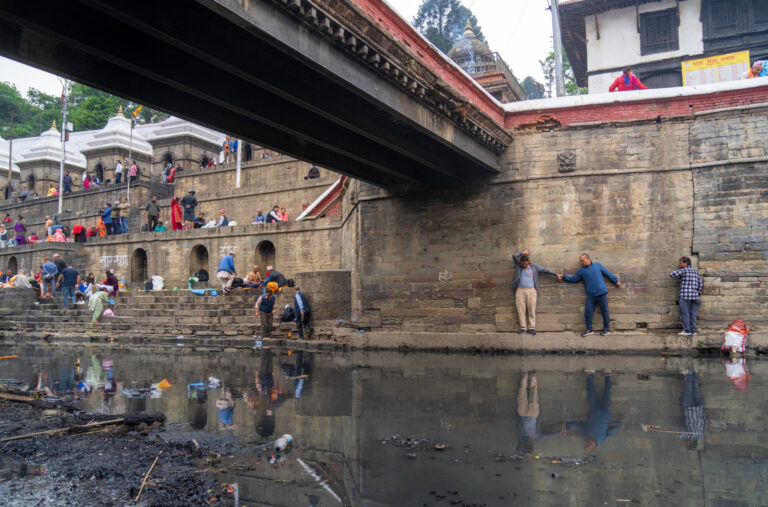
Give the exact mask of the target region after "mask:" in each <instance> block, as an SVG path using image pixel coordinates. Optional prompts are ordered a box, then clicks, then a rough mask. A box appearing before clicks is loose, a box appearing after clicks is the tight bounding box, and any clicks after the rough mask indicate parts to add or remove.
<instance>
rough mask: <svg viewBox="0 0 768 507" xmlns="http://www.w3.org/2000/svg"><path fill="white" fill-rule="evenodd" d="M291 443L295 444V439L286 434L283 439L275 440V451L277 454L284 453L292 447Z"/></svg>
mask: <svg viewBox="0 0 768 507" xmlns="http://www.w3.org/2000/svg"><path fill="white" fill-rule="evenodd" d="M291 443H293V437H292V436H291V435H289V434H288V433H286V434H285V435H283V436H282V437H280V438H278V439H277V440H275V450H276V451H277V452H281V451H284V450H285V449H287V448H288V447H290V445H291Z"/></svg>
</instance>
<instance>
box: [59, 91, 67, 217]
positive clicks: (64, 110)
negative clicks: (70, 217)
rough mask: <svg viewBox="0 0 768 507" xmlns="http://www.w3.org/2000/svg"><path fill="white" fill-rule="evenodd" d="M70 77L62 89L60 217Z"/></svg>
mask: <svg viewBox="0 0 768 507" xmlns="http://www.w3.org/2000/svg"><path fill="white" fill-rule="evenodd" d="M69 83H70V81H69V80H68V79H65V80H64V86H63V89H62V91H61V165H60V166H59V212H58V214H59V218H61V210H62V208H63V204H64V188H63V187H64V164H65V163H66V160H67V144H66V143H67V94H68V92H69Z"/></svg>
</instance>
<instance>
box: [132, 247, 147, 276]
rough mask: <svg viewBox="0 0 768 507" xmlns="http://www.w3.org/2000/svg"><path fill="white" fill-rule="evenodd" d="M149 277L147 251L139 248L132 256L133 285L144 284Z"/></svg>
mask: <svg viewBox="0 0 768 507" xmlns="http://www.w3.org/2000/svg"><path fill="white" fill-rule="evenodd" d="M148 275H149V273H148V271H147V251H146V250H144V249H143V248H137V249H136V250H134V251H133V255H132V256H131V283H132V284H133V285H139V284H143V283H144V282H145V281H147V279H148V278H149V277H148Z"/></svg>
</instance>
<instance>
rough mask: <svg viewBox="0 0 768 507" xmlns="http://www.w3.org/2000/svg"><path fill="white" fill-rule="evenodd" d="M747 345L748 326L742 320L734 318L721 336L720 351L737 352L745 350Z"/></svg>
mask: <svg viewBox="0 0 768 507" xmlns="http://www.w3.org/2000/svg"><path fill="white" fill-rule="evenodd" d="M748 345H749V328H748V327H747V324H746V323H745V322H744V321H743V320H734V321H733V322H731V325H730V327H729V328H728V330H727V331H726V332H725V336H723V345H722V346H721V347H720V350H722V351H731V352H739V353H741V354H743V353H744V351H745V350H747V346H748Z"/></svg>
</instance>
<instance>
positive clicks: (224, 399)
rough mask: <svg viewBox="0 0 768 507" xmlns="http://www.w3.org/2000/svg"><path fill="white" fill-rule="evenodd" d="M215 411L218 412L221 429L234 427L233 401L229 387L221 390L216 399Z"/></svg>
mask: <svg viewBox="0 0 768 507" xmlns="http://www.w3.org/2000/svg"><path fill="white" fill-rule="evenodd" d="M216 412H217V413H218V414H219V421H220V422H221V429H225V430H231V429H234V428H235V425H234V423H233V418H234V415H235V402H234V401H233V400H232V391H231V390H230V388H229V387H225V388H224V389H222V390H221V396H220V397H219V399H218V400H216Z"/></svg>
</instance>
